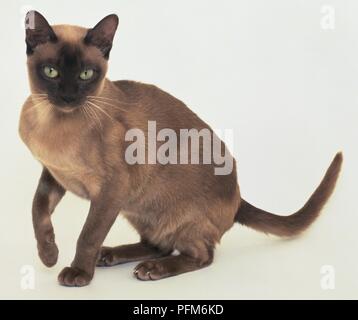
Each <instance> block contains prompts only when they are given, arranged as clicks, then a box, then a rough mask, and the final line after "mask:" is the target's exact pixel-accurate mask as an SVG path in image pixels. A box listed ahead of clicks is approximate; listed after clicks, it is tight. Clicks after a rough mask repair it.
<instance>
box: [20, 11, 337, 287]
mask: <svg viewBox="0 0 358 320" xmlns="http://www.w3.org/2000/svg"><path fill="white" fill-rule="evenodd" d="M117 26H118V18H117V16H116V15H109V16H107V17H105V18H104V19H103V20H101V21H100V22H99V23H98V24H97V25H96V26H95V27H94V28H91V29H86V28H82V27H78V26H70V25H54V26H50V25H49V24H48V22H47V21H46V19H45V18H44V17H43V16H42V15H41V14H40V13H38V12H36V11H31V12H29V13H28V14H27V16H26V45H27V51H26V53H27V65H28V73H29V81H30V88H31V95H30V96H29V97H28V99H27V101H26V102H25V104H24V106H23V110H22V113H21V119H20V128H19V131H20V136H21V138H22V140H23V141H24V142H25V144H26V145H27V147H28V148H29V149H30V150H31V152H32V154H33V155H34V157H35V158H37V159H38V160H39V161H40V162H41V164H42V165H43V172H42V175H41V178H40V181H39V184H38V188H37V191H36V194H35V197H34V200H33V208H32V214H33V225H34V230H35V237H36V239H37V246H38V252H39V256H40V258H41V260H42V262H43V263H44V264H45V265H46V266H49V267H50V266H53V265H54V264H55V263H56V262H57V257H58V249H57V246H56V243H55V236H54V230H53V227H52V223H51V214H52V213H53V211H54V209H55V207H56V205H57V204H58V203H59V201H60V200H61V198H62V197H63V196H64V194H65V192H66V191H67V190H68V191H70V192H72V193H74V194H76V195H78V196H80V197H82V198H85V199H88V200H90V202H91V205H90V210H89V214H88V217H87V220H86V222H85V224H84V227H83V230H82V232H81V234H80V236H79V239H78V242H77V249H76V255H75V257H74V260H73V262H72V264H71V266H70V267H67V268H64V269H63V270H62V272H61V273H60V275H59V277H58V280H59V283H60V284H62V285H65V286H84V285H87V284H88V283H89V282H90V281H91V279H92V278H93V275H94V270H95V267H96V265H98V266H112V265H116V264H120V263H125V262H129V261H143V262H141V263H140V264H138V266H137V267H136V268H135V271H134V273H135V276H136V277H137V278H138V279H140V280H157V279H161V278H165V277H169V276H173V275H178V274H180V273H183V272H188V271H193V270H197V269H199V268H203V267H206V266H208V265H210V264H211V263H212V261H213V256H214V247H215V245H216V244H217V243H218V242H219V240H220V238H221V237H222V235H223V234H224V233H225V232H226V231H227V230H229V229H230V228H231V226H232V225H233V224H234V222H239V223H241V224H244V225H246V226H249V227H252V228H254V229H257V230H259V231H262V232H265V233H271V234H275V235H278V236H284V237H288V236H293V235H297V234H299V233H300V232H302V231H303V230H305V229H306V228H307V227H308V226H309V225H310V224H311V223H312V222H313V221H314V219H315V218H316V217H317V216H318V214H319V211H320V210H321V208H322V207H323V205H324V204H325V203H326V201H327V199H328V198H329V196H330V194H331V193H332V191H333V189H334V185H335V183H336V180H337V177H338V174H339V171H340V167H341V163H342V154H341V153H338V154H337V155H336V157H335V158H334V160H333V162H332V163H331V165H330V167H329V169H328V170H327V172H326V174H325V176H324V178H323V180H322V182H321V184H320V185H319V186H318V188H317V189H316V191H315V192H314V193H313V195H312V196H311V197H310V199H309V200H308V202H307V203H306V204H305V205H304V207H303V208H302V209H300V210H299V211H297V212H296V213H294V214H292V215H290V216H278V215H274V214H271V213H268V212H265V211H263V210H260V209H257V208H255V207H254V206H252V205H251V204H249V203H248V202H246V201H245V200H243V199H242V198H241V196H240V191H239V186H238V183H237V177H236V166H235V162H234V161H233V167H232V170H231V171H230V173H229V174H222V175H216V174H214V170H213V164H212V163H206V162H204V161H201V162H200V163H199V164H192V163H187V164H186V163H179V164H166V165H163V164H157V163H145V164H130V163H128V161H126V157H125V153H126V149H127V148H128V146H129V142H128V141H127V140H126V133H127V132H128V131H129V130H131V129H134V128H137V129H140V130H142V132H144V133H146V135H148V123H149V121H155V122H156V126H157V128H158V130H159V129H165V128H169V129H171V130H173V131H174V132H176V133H178V132H179V131H180V130H181V129H196V130H202V129H206V130H207V131H209V132H210V133H213V131H212V129H211V128H210V127H209V126H208V125H207V124H206V123H205V122H204V121H202V120H201V119H200V118H199V117H198V116H197V115H196V114H194V113H193V112H192V111H191V110H190V109H189V108H188V107H187V106H185V104H183V103H182V102H181V101H179V100H178V99H176V98H174V97H173V96H171V95H169V94H168V93H166V92H164V91H162V90H160V89H159V88H157V87H155V86H153V85H148V84H143V83H139V82H134V81H110V80H109V79H107V78H106V72H107V68H108V64H107V63H108V59H109V55H110V51H111V47H112V42H113V38H114V35H115V32H116V29H117ZM162 143H163V141H162ZM191 146H193V142H191ZM159 147H160V144H158V145H157V148H159ZM221 147H222V148H221V150H220V151H216V152H219V153H222V152H223V151H224V152H228V151H227V150H226V148H225V145H224V143H223V142H221ZM146 149H148V146H147V145H146ZM189 152H193V151H189ZM194 152H195V151H194ZM197 152H198V154H199V155H200V156H201V157H202V156H203V145H202V142H200V143H199V146H198V151H197ZM178 153H180V150H178ZM216 155H217V154H216ZM216 155H215V154H213V155H212V156H216ZM179 156H180V154H178V157H179ZM119 213H121V214H123V215H124V216H125V217H126V218H127V219H128V221H129V222H130V223H131V224H132V225H133V226H134V228H135V229H136V230H137V231H138V233H139V235H140V237H141V241H140V242H139V243H136V244H129V245H123V246H118V247H114V248H109V247H101V246H102V243H103V241H104V240H105V237H106V235H107V233H108V232H109V230H110V228H111V226H112V224H113V223H114V221H115V220H116V218H117V215H118V214H119ZM174 251H177V252H178V254H177V255H174V254H173V252H174Z"/></svg>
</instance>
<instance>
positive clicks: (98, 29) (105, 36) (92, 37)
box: [84, 14, 118, 59]
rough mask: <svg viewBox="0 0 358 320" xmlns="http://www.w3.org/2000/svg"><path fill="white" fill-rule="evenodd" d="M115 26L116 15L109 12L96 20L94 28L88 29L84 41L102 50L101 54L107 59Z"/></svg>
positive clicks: (116, 24) (116, 25) (116, 22)
mask: <svg viewBox="0 0 358 320" xmlns="http://www.w3.org/2000/svg"><path fill="white" fill-rule="evenodd" d="M117 27H118V16H117V15H115V14H110V15H109V16H107V17H105V18H103V19H102V20H101V21H100V22H98V23H97V24H96V25H95V26H94V28H92V29H89V30H88V32H87V35H86V37H85V39H84V41H85V43H86V44H87V45H93V46H95V47H97V48H98V49H99V50H101V51H102V53H103V56H104V57H105V58H106V59H108V58H109V53H110V51H111V49H112V42H113V38H114V34H115V33H116V30H117Z"/></svg>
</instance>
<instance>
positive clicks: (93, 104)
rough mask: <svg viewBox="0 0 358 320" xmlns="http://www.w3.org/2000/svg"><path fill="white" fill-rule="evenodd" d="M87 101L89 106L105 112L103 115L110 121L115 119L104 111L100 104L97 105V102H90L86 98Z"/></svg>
mask: <svg viewBox="0 0 358 320" xmlns="http://www.w3.org/2000/svg"><path fill="white" fill-rule="evenodd" d="M87 102H88V103H89V104H90V105H91V106H93V107H95V108H96V109H98V110H99V111H101V112H102V113H103V114H105V115H106V116H107V117H108V118H110V119H111V120H112V121H115V120H114V119H113V117H111V116H110V115H109V114H108V113H107V112H106V111H104V110H103V109H102V108H101V107H100V106H98V105H97V104H95V103H94V102H93V101H92V102H91V101H89V100H87Z"/></svg>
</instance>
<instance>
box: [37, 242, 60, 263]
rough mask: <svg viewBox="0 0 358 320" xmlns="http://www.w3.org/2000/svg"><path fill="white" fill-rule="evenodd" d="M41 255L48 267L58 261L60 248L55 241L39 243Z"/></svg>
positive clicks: (38, 247)
mask: <svg viewBox="0 0 358 320" xmlns="http://www.w3.org/2000/svg"><path fill="white" fill-rule="evenodd" d="M37 249H38V253H39V257H40V259H41V261H42V263H43V264H44V265H45V266H46V267H49V268H50V267H53V266H54V265H55V264H56V263H57V259H58V248H57V245H56V243H55V242H47V243H45V244H38V245H37Z"/></svg>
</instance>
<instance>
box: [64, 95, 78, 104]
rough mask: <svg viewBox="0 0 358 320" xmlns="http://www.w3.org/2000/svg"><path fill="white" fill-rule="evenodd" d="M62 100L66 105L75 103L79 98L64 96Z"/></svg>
mask: <svg viewBox="0 0 358 320" xmlns="http://www.w3.org/2000/svg"><path fill="white" fill-rule="evenodd" d="M61 99H62V100H63V101H64V102H66V103H72V102H75V101H76V99H77V97H75V96H62V97H61Z"/></svg>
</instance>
